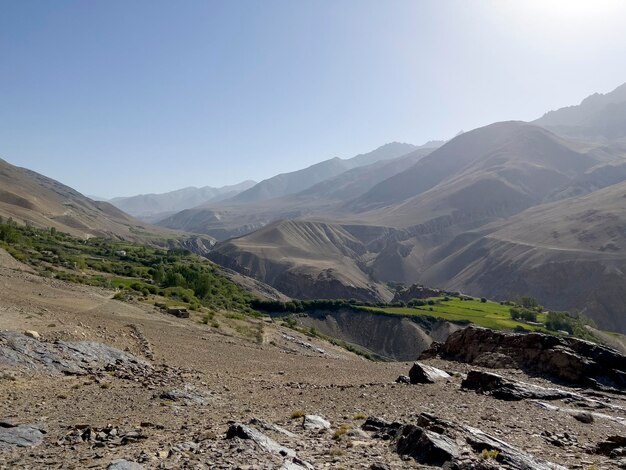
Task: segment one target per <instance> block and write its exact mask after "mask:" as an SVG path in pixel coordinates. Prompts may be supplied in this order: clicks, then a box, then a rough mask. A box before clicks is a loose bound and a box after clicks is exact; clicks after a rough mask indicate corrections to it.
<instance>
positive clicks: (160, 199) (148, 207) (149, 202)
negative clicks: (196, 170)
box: [109, 181, 256, 222]
mask: <svg viewBox="0 0 626 470" xmlns="http://www.w3.org/2000/svg"><path fill="white" fill-rule="evenodd" d="M255 184H256V182H255V181H244V182H242V183H239V184H235V185H231V186H222V187H220V188H212V187H211V186H204V187H202V188H195V187H189V188H183V189H179V190H177V191H170V192H167V193H161V194H140V195H137V196H130V197H116V198H114V199H111V200H110V201H109V202H110V203H111V204H113V205H114V206H115V207H117V208H119V209H121V210H123V211H124V212H126V213H128V214H130V215H133V216H135V217H138V218H140V219H142V220H146V221H150V222H156V221H158V220H161V219H164V218H165V217H167V216H168V215H171V214H173V213H176V212H180V211H182V210H185V209H190V208H192V207H195V206H199V205H201V204H206V203H209V202H218V201H221V200H223V199H228V198H231V197H234V196H236V195H237V194H239V193H240V192H242V191H245V190H246V189H249V188H251V187H252V186H254V185H255Z"/></svg>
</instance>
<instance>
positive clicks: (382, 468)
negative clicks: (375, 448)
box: [370, 462, 390, 470]
mask: <svg viewBox="0 0 626 470" xmlns="http://www.w3.org/2000/svg"><path fill="white" fill-rule="evenodd" d="M370 470H390V469H389V466H388V465H386V464H384V463H379V462H376V463H373V464H372V465H370Z"/></svg>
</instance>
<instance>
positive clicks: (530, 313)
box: [509, 307, 537, 322]
mask: <svg viewBox="0 0 626 470" xmlns="http://www.w3.org/2000/svg"><path fill="white" fill-rule="evenodd" d="M509 313H510V314H511V319H513V320H517V321H520V320H521V321H526V322H529V321H530V322H536V321H537V312H535V311H534V310H529V309H527V308H519V307H512V308H511V309H510V310H509Z"/></svg>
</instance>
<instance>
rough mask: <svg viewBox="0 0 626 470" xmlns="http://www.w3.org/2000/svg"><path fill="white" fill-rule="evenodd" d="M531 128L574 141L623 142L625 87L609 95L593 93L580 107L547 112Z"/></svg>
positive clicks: (625, 120) (625, 109)
mask: <svg viewBox="0 0 626 470" xmlns="http://www.w3.org/2000/svg"><path fill="white" fill-rule="evenodd" d="M534 124H536V125H539V126H542V127H545V128H547V129H550V130H552V131H554V132H557V133H559V134H561V135H564V136H568V137H573V138H577V139H585V140H596V141H609V140H615V139H623V138H625V137H626V83H624V84H623V85H620V86H619V87H617V88H616V89H615V90H613V91H612V92H610V93H606V94H601V93H595V94H593V95H591V96H589V97H587V98H585V99H584V100H583V101H582V102H581V103H580V104H579V105H576V106H568V107H566V108H561V109H557V110H556V111H550V112H548V113H546V114H544V115H543V116H542V117H541V118H539V119H537V120H536V121H534Z"/></svg>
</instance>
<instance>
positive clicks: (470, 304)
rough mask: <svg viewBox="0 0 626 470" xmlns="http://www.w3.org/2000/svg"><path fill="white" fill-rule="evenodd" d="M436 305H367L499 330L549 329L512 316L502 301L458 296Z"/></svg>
mask: <svg viewBox="0 0 626 470" xmlns="http://www.w3.org/2000/svg"><path fill="white" fill-rule="evenodd" d="M430 300H433V301H434V305H423V306H416V307H365V308H367V309H369V310H373V311H377V312H385V313H393V314H398V315H428V316H431V317H437V318H442V319H444V320H451V321H459V320H466V321H470V322H472V323H474V324H476V325H479V326H484V327H486V328H494V329H498V330H502V329H512V328H515V327H516V326H521V327H523V328H526V329H528V330H538V331H545V328H543V327H542V326H540V325H536V324H529V323H525V322H521V321H516V320H513V319H511V315H510V313H509V309H510V308H511V307H510V306H508V305H501V304H500V303H498V302H492V301H489V300H488V301H487V302H481V301H480V300H479V299H470V300H461V299H460V298H457V297H450V298H449V300H445V298H444V297H434V298H432V299H430ZM545 320H546V316H545V314H541V313H540V314H538V315H537V323H544V322H545Z"/></svg>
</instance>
